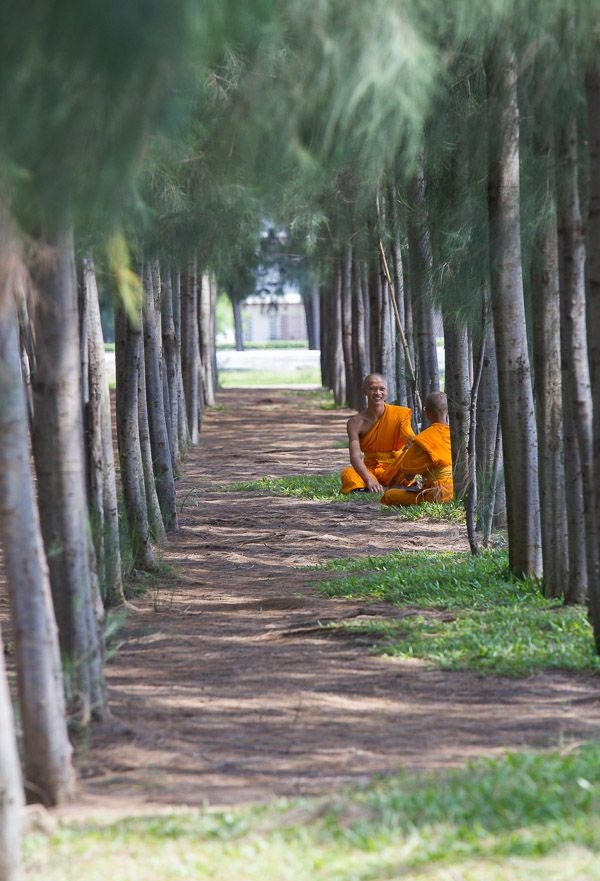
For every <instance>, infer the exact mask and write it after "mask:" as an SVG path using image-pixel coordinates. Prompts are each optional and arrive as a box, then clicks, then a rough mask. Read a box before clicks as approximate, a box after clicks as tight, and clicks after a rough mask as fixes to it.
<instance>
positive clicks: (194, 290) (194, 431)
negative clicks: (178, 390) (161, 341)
mask: <svg viewBox="0 0 600 881" xmlns="http://www.w3.org/2000/svg"><path fill="white" fill-rule="evenodd" d="M181 371H182V376H183V389H184V394H185V407H186V416H187V423H188V430H189V434H190V443H192V444H194V445H196V444H197V443H198V441H199V439H200V388H199V374H200V348H199V337H198V278H197V274H196V260H195V258H194V259H192V260H190V263H189V266H188V270H187V272H186V273H185V275H183V276H182V279H181Z"/></svg>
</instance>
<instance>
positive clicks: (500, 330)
mask: <svg viewBox="0 0 600 881" xmlns="http://www.w3.org/2000/svg"><path fill="white" fill-rule="evenodd" d="M496 60H497V62H498V63H497V65H496V66H492V65H488V69H487V70H486V74H487V78H488V101H489V111H488V112H489V126H490V131H489V146H490V155H489V172H488V210H489V224H490V267H491V292H492V312H493V318H494V333H495V338H496V356H497V364H498V387H499V392H500V419H501V425H502V438H503V451H504V463H505V484H506V500H507V514H508V537H509V565H510V568H511V571H512V572H513V573H514V574H515V575H519V576H520V575H533V576H540V575H541V572H542V554H541V536H540V519H539V486H538V466H537V437H536V426H535V412H534V405H533V392H532V385H531V371H530V365H529V354H528V350H527V333H526V323H525V306H524V300H523V279H522V263H521V239H520V210H519V192H520V182H519V108H518V102H517V63H516V58H515V55H514V53H513V52H512V51H511V50H508V49H506V50H504V51H502V50H499V51H498V53H497V55H496Z"/></svg>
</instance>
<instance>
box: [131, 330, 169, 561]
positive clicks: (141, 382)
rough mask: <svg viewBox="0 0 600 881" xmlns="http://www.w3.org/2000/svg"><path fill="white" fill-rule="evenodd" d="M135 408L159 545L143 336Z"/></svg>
mask: <svg viewBox="0 0 600 881" xmlns="http://www.w3.org/2000/svg"><path fill="white" fill-rule="evenodd" d="M140 321H141V322H142V330H143V320H142V319H141V317H140ZM137 410H138V423H139V430H140V451H141V454H142V471H143V474H144V490H145V492H146V510H147V511H148V526H149V527H150V535H151V536H152V539H153V541H154V542H156V544H159V545H161V544H163V543H164V542H165V540H166V537H167V535H166V530H165V522H164V520H163V516H162V511H161V510H160V502H159V500H158V493H157V491H156V481H155V478H154V462H153V461H152V443H151V441H150V424H149V420H148V395H147V391H146V353H145V351H144V342H143V338H142V344H141V346H140V369H139V371H138V374H137Z"/></svg>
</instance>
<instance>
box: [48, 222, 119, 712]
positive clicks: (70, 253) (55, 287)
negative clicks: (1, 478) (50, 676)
mask: <svg viewBox="0 0 600 881" xmlns="http://www.w3.org/2000/svg"><path fill="white" fill-rule="evenodd" d="M33 276H34V280H35V284H36V287H37V289H38V292H39V295H40V302H39V303H38V305H37V309H36V317H35V328H36V345H37V350H36V351H37V371H36V375H35V378H34V382H33V392H34V407H35V419H34V432H33V451H34V457H35V467H36V472H37V479H38V498H39V507H40V520H41V525H42V534H43V536H44V544H45V547H46V554H47V558H48V564H49V569H50V583H51V586H52V596H53V601H54V610H55V612H56V618H57V622H58V629H59V636H60V643H61V649H62V652H63V654H64V655H65V656H66V658H68V662H69V664H70V665H71V669H70V677H71V683H70V703H71V708H72V711H73V713H74V715H75V716H76V718H77V719H78V722H79V724H81V725H86V724H87V723H88V721H89V718H90V714H92V713H93V714H94V716H96V717H102V716H103V715H104V712H105V708H106V696H105V691H104V678H103V672H102V648H101V641H100V636H99V628H98V620H97V617H96V609H95V606H94V598H93V592H92V579H91V573H90V546H89V537H88V518H87V502H86V492H85V465H84V457H83V427H82V415H81V393H80V381H79V315H78V303H77V284H76V277H75V260H74V250H73V236H72V234H71V233H68V234H66V235H63V236H58V237H57V238H56V240H55V241H54V242H53V243H52V244H51V245H48V248H47V252H46V254H45V256H44V260H43V262H42V261H39V262H38V263H37V264H36V265H35V267H34V271H33Z"/></svg>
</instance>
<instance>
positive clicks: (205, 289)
mask: <svg viewBox="0 0 600 881" xmlns="http://www.w3.org/2000/svg"><path fill="white" fill-rule="evenodd" d="M198 293H199V298H198V328H199V332H200V361H201V363H202V390H203V399H204V404H205V405H206V406H208V407H212V406H213V405H214V403H215V383H214V377H213V349H214V345H213V338H212V332H211V331H212V328H211V324H212V322H211V299H212V294H211V280H210V276H209V274H208V273H207V272H203V273H202V278H201V280H200V285H199V291H198Z"/></svg>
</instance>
